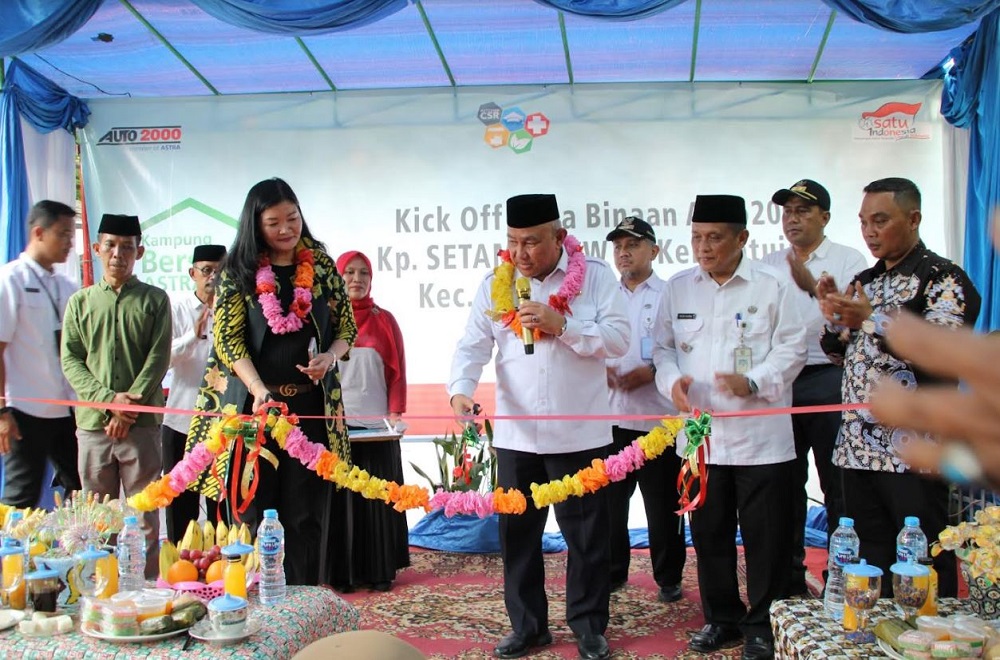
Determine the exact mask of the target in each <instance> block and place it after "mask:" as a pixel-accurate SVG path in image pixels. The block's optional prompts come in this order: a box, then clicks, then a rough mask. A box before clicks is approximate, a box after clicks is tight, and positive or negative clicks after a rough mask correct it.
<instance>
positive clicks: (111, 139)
mask: <svg viewBox="0 0 1000 660" xmlns="http://www.w3.org/2000/svg"><path fill="white" fill-rule="evenodd" d="M183 137H184V129H183V128H182V127H181V126H116V127H114V128H112V129H110V130H109V131H108V132H107V133H105V134H104V135H102V136H101V139H100V140H98V141H97V146H99V147H132V148H139V149H141V150H143V151H146V150H161V151H171V150H176V149H180V148H181V140H182V139H183Z"/></svg>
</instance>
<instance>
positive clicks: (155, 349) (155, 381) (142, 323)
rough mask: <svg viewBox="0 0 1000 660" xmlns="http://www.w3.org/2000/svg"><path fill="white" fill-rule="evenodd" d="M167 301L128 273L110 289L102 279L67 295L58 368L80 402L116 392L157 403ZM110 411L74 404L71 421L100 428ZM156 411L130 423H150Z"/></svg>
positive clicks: (166, 351)
mask: <svg viewBox="0 0 1000 660" xmlns="http://www.w3.org/2000/svg"><path fill="white" fill-rule="evenodd" d="M170 323H171V321H170V299H169V298H168V297H167V292H166V291H164V290H163V289H159V288H157V287H155V286H150V285H148V284H145V283H143V282H140V281H139V279H138V278H137V277H135V276H134V275H133V276H132V277H131V278H129V280H128V281H127V282H125V284H124V285H122V288H121V291H119V292H115V290H114V289H113V288H111V285H110V284H108V283H107V282H106V281H104V280H103V279H102V280H101V281H99V282H97V283H96V284H94V285H93V286H89V287H87V288H85V289H81V290H80V291H77V292H76V293H74V294H73V296H72V297H71V298H70V299H69V303H67V305H66V317H65V319H64V320H63V329H62V367H63V371H64V372H65V374H66V380H68V381H69V384H70V385H71V386H72V387H73V389H74V390H76V395H77V396H78V397H79V398H80V400H81V401H93V402H104V403H110V402H111V400H112V399H113V398H114V396H115V394H116V393H118V392H130V393H132V394H139V395H141V396H142V399H141V400H140V401H136V403H137V404H140V405H146V406H162V405H163V388H162V386H161V382H162V381H163V375H164V374H165V373H166V372H167V367H168V366H170V341H171V328H170ZM109 418H110V414H109V413H108V411H106V410H102V409H100V408H85V407H83V406H78V407H77V408H76V424H77V426H78V427H79V428H81V429H85V430H88V431H100V430H103V429H104V426H105V425H106V424H107V422H108V419H109ZM160 420H161V415H154V414H152V413H141V414H140V415H139V419H138V420H137V421H136V426H155V425H156V424H159V423H160Z"/></svg>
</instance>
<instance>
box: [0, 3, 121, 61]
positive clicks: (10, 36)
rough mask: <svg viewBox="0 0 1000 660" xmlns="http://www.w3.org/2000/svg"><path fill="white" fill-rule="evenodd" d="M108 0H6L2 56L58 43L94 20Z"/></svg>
mask: <svg viewBox="0 0 1000 660" xmlns="http://www.w3.org/2000/svg"><path fill="white" fill-rule="evenodd" d="M103 1H104V0H3V2H0V57H10V56H11V55H19V54H21V53H29V52H32V51H36V50H40V49H42V48H45V47H46V46H51V45H52V44H57V43H59V42H60V41H62V40H63V39H65V38H66V37H68V36H70V35H71V34H73V33H74V32H76V31H77V30H79V29H80V28H81V27H83V24H84V23H86V22H87V21H89V20H90V17H91V16H93V15H94V12H96V11H97V8H98V7H100V6H101V3H102V2H103Z"/></svg>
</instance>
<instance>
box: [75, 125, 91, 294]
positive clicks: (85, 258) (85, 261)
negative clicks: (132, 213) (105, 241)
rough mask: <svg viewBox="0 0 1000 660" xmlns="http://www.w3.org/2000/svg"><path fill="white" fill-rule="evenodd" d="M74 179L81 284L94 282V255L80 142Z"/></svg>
mask: <svg viewBox="0 0 1000 660" xmlns="http://www.w3.org/2000/svg"><path fill="white" fill-rule="evenodd" d="M76 180H77V191H78V194H79V197H80V226H81V228H82V229H83V251H82V252H81V254H80V268H81V270H82V274H81V279H82V281H83V286H90V285H91V284H93V283H94V257H93V254H92V251H91V249H90V227H89V226H88V224H87V197H86V195H84V192H83V156H82V155H81V154H80V142H79V140H78V141H77V143H76Z"/></svg>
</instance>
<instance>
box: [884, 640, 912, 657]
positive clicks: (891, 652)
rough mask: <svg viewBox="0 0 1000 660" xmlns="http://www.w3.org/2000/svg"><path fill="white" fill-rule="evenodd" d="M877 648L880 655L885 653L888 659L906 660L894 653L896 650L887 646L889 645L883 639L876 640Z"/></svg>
mask: <svg viewBox="0 0 1000 660" xmlns="http://www.w3.org/2000/svg"><path fill="white" fill-rule="evenodd" d="M878 647H879V649H880V650H881V651H882V653H885V654H886V655H887V656H889V657H890V658H894V660H906V658H905V657H904V656H902V655H900V654H899V653H897V652H896V649H894V648H892V647H891V646H889V643H888V642H886V641H885V640H884V639H880V640H878Z"/></svg>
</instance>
